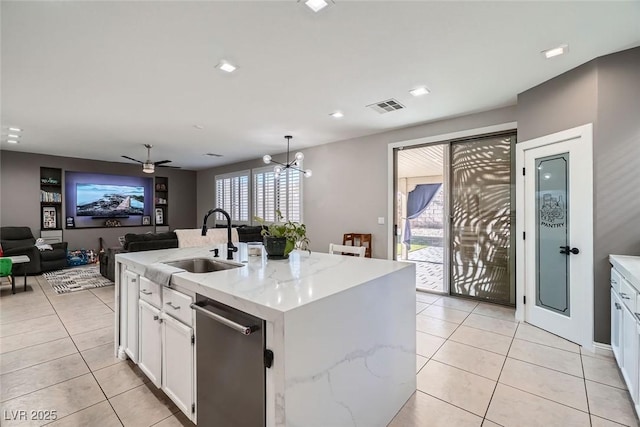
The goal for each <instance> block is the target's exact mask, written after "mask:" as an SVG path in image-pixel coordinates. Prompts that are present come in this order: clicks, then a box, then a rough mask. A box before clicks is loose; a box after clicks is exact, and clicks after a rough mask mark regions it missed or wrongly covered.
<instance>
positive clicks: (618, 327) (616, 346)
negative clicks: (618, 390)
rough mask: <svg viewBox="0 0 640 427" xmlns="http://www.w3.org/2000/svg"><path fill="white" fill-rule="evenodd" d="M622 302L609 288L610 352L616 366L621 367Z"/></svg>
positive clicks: (613, 290)
mask: <svg viewBox="0 0 640 427" xmlns="http://www.w3.org/2000/svg"><path fill="white" fill-rule="evenodd" d="M623 310H624V308H622V301H621V300H620V297H619V296H618V293H617V292H616V291H615V289H614V288H611V350H613V355H614V356H615V358H616V360H617V361H618V365H619V366H622V362H623V360H622V348H621V347H620V344H621V342H622V312H623Z"/></svg>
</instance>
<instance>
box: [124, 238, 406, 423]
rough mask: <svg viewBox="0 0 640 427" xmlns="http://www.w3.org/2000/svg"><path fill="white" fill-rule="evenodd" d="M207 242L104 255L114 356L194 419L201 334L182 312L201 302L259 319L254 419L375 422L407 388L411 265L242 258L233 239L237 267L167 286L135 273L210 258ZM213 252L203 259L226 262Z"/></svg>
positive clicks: (313, 257) (384, 418) (299, 255)
mask: <svg viewBox="0 0 640 427" xmlns="http://www.w3.org/2000/svg"><path fill="white" fill-rule="evenodd" d="M211 249H212V248H210V247H204V248H183V249H166V250H158V251H148V252H136V253H125V254H118V255H117V256H116V262H117V265H116V301H117V304H116V306H117V311H116V328H115V342H116V352H117V354H118V356H119V357H121V358H123V357H125V355H126V356H128V357H129V358H130V359H131V360H132V361H133V362H135V363H138V365H139V366H140V367H141V369H142V370H143V372H145V373H146V374H147V375H148V376H149V378H150V379H151V381H152V382H153V383H154V384H155V385H156V386H158V387H161V388H162V389H163V390H164V391H165V392H166V393H167V395H168V396H169V397H170V398H171V399H172V400H173V401H174V402H175V403H176V404H177V406H178V407H179V408H180V409H181V410H182V411H183V412H184V413H185V414H187V416H189V418H190V419H192V420H193V421H194V422H195V423H196V424H198V413H199V411H198V405H197V404H196V403H197V402H198V401H199V400H198V393H200V394H202V391H203V390H204V388H203V387H205V386H207V383H206V378H205V377H204V372H205V370H204V368H205V366H200V368H199V367H198V364H200V365H203V364H204V363H203V360H200V361H199V362H197V360H198V359H197V358H196V357H195V354H196V353H197V351H196V350H195V349H198V346H199V345H201V346H203V345H205V343H208V342H209V341H210V337H208V336H206V334H204V333H201V334H199V333H198V329H199V328H198V324H199V323H198V322H200V320H198V322H196V321H195V320H194V319H196V316H195V314H193V312H194V310H189V309H185V307H187V308H188V307H189V306H190V304H189V302H191V303H194V302H196V300H199V299H202V298H205V297H206V298H207V299H210V300H213V301H215V302H217V303H220V304H222V305H224V306H228V307H231V308H233V309H236V310H240V311H241V312H243V313H246V314H247V315H250V316H254V317H255V318H259V319H262V320H263V322H264V323H263V325H264V326H263V328H264V335H263V336H264V349H265V367H264V390H265V391H264V393H265V398H264V415H261V419H264V423H261V424H262V425H266V426H270V427H271V426H305V427H312V426H322V427H325V426H332V427H334V426H335V427H338V426H354V425H358V426H384V425H386V424H387V423H389V422H390V421H391V419H392V418H393V416H394V415H395V414H396V413H397V411H398V410H400V408H401V407H402V406H403V404H404V403H405V402H406V401H407V399H408V398H409V397H410V396H411V395H412V393H414V392H415V390H416V377H415V364H416V356H415V350H416V348H415V347H416V341H415V319H416V318H415V267H414V266H413V265H412V264H408V263H399V262H393V261H386V260H378V259H370V258H357V257H349V256H339V255H328V254H322V253H312V254H308V253H307V252H299V251H294V252H293V253H292V254H291V255H290V257H289V259H288V260H277V261H274V260H267V259H266V257H249V256H247V247H246V245H244V244H240V245H239V251H238V252H236V253H235V254H234V260H233V262H235V263H236V265H242V266H239V267H237V268H230V269H226V270H221V271H215V272H211V273H190V272H181V273H178V274H174V275H173V276H172V277H171V281H170V283H169V285H168V286H167V287H160V286H157V284H153V283H151V282H150V281H148V280H147V279H145V278H144V273H145V269H146V268H147V267H148V266H150V265H152V264H156V263H165V262H171V261H176V260H182V259H193V258H213V253H212V252H211V251H210V250H211ZM219 252H220V254H226V246H225V245H221V246H219ZM223 258H225V257H224V255H223V256H222V257H221V258H215V259H216V260H220V262H221V263H225V262H231V261H226V260H224V259H223ZM156 265H157V264H156ZM185 302H186V304H185ZM176 307H179V309H176ZM145 319H152V320H149V321H146V320H145ZM163 319H164V323H163ZM176 319H177V320H179V322H177V321H176ZM198 319H199V318H198ZM155 320H157V321H158V322H160V323H159V324H158V325H156V323H154V322H153V321H155ZM172 325H173V326H172ZM201 330H202V331H204V330H205V329H203V328H201ZM158 331H162V332H158ZM172 331H174V332H172ZM176 331H178V332H176ZM189 334H191V337H193V338H191V339H188V337H189ZM181 336H184V337H185V339H184V340H182V341H181V339H180V338H179V337H181ZM150 337H151V338H150ZM153 337H156V338H153ZM171 337H178V338H176V339H175V340H173V341H171V340H172V339H173V338H171ZM156 341H157V342H156ZM190 343H193V344H191V350H189V349H188V348H187V344H190ZM149 346H151V347H149ZM153 346H155V348H157V349H158V351H151V350H149V348H152V349H153V348H154V347H153ZM160 349H161V350H160ZM176 349H177V350H176ZM267 353H269V356H271V355H272V359H271V357H267ZM176 355H180V357H179V359H176ZM189 355H191V356H192V363H191V364H189V366H187V365H186V364H187V362H189V360H188V359H189ZM239 356H240V355H239ZM267 359H269V360H267ZM178 360H179V361H182V362H183V363H180V362H179V361H178ZM160 367H161V368H160ZM206 368H207V369H208V370H209V372H210V371H211V369H215V366H213V367H212V366H208V364H207V366H206ZM190 372H191V374H189V373H190ZM189 375H191V378H189ZM183 377H186V381H183V380H181V379H182V378H183ZM209 422H210V421H209ZM228 423H229V420H227V421H226V425H229V424H228ZM231 423H233V421H231ZM202 425H204V424H202ZM221 425H222V424H221Z"/></svg>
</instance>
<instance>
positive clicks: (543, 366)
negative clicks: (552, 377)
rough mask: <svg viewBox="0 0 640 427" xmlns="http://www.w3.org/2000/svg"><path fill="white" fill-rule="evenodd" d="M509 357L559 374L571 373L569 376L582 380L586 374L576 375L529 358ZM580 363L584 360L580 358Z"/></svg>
mask: <svg viewBox="0 0 640 427" xmlns="http://www.w3.org/2000/svg"><path fill="white" fill-rule="evenodd" d="M507 357H508V358H509V359H511V360H517V361H518V362H522V363H527V364H529V365H533V366H537V367H538V368H543V369H548V370H550V371H553V372H557V373H559V374H564V375H569V376H571V377H573V378H579V379H581V380H584V379H585V378H584V376H582V377H580V376H578V375H575V374H570V373H569V372H565V371H560V370H558V369H554V368H550V367H548V366H545V365H540V364H538V363H534V362H530V361H528V360H523V359H518V358H517V357H513V356H507ZM580 363H581V364H582V360H580ZM582 375H584V371H583V372H582Z"/></svg>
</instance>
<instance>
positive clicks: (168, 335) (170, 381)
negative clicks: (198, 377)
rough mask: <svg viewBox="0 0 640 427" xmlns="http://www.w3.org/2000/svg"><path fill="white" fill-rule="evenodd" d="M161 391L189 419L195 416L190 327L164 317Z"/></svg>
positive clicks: (192, 343) (192, 337) (192, 352)
mask: <svg viewBox="0 0 640 427" xmlns="http://www.w3.org/2000/svg"><path fill="white" fill-rule="evenodd" d="M163 320H164V321H163V323H162V390H164V392H165V393H166V394H167V396H169V397H170V398H171V400H173V402H174V403H175V404H176V405H177V406H178V408H180V410H182V412H184V413H185V414H186V415H187V416H189V417H190V418H191V417H192V415H195V396H194V390H195V388H194V381H193V380H194V378H195V371H194V363H193V361H194V351H193V350H194V340H195V337H194V335H193V328H190V327H188V326H186V325H184V324H183V323H181V322H179V321H177V320H175V319H174V318H172V317H171V316H168V315H166V314H165V315H164V316H163Z"/></svg>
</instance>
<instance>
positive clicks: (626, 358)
mask: <svg viewBox="0 0 640 427" xmlns="http://www.w3.org/2000/svg"><path fill="white" fill-rule="evenodd" d="M629 258H632V257H619V256H615V255H614V256H611V257H610V260H611V263H612V265H613V267H614V268H613V269H612V270H611V349H612V350H613V354H614V356H615V358H616V361H617V362H618V366H619V367H620V371H621V372H622V376H623V378H624V381H625V383H626V385H627V388H628V389H629V394H630V395H631V399H632V400H633V403H634V405H635V408H636V412H637V413H638V415H639V416H640V314H638V311H640V307H639V306H638V304H637V303H638V302H639V301H640V289H639V284H640V277H634V275H632V274H631V273H630V271H634V267H633V265H634V264H635V263H634V262H633V260H630V259H629ZM621 262H622V263H621ZM635 262H637V263H640V259H638V260H637V261H635ZM639 265H640V264H639ZM625 266H627V267H628V268H625ZM633 283H635V284H633Z"/></svg>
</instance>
